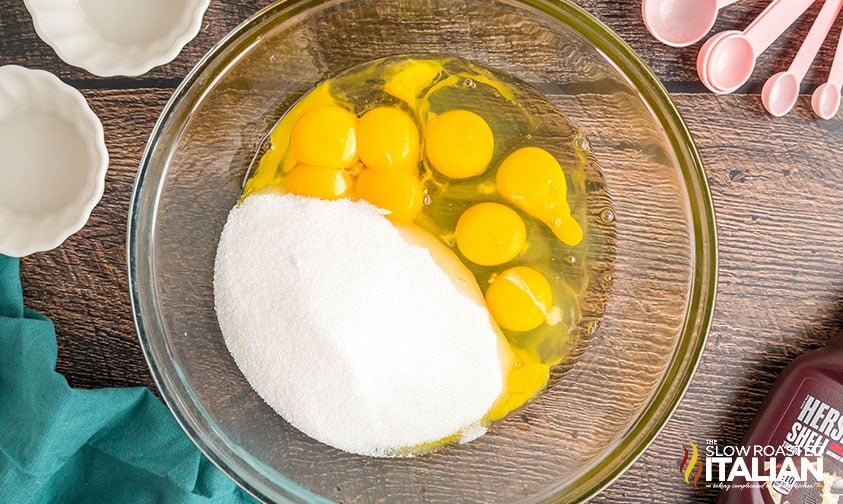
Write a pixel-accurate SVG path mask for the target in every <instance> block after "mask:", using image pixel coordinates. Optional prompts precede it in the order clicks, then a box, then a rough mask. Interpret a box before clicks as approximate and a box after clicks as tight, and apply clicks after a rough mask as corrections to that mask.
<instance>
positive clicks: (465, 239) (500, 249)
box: [456, 203, 527, 266]
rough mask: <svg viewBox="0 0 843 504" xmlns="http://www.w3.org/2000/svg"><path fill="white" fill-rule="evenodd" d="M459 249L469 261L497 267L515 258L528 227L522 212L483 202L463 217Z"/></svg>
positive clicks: (520, 248) (459, 223)
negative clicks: (521, 215)
mask: <svg viewBox="0 0 843 504" xmlns="http://www.w3.org/2000/svg"><path fill="white" fill-rule="evenodd" d="M456 238H457V248H459V250H460V252H461V253H462V255H464V256H465V258H466V259H468V260H469V261H471V262H473V263H475V264H479V265H481V266H495V265H497V264H503V263H505V262H507V261H511V260H512V259H514V258H515V257H516V256H517V255H518V254H520V253H521V251H522V250H523V249H524V243H525V242H526V240H527V229H526V228H525V227H524V221H523V220H521V217H520V216H519V215H518V213H517V212H516V211H515V210H513V209H511V208H509V207H508V206H506V205H501V204H500V203H479V204H477V205H474V206H473V207H471V208H469V209H468V210H466V211H465V212H463V214H462V215H461V216H460V219H459V221H457V229H456Z"/></svg>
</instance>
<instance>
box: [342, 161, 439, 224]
mask: <svg viewBox="0 0 843 504" xmlns="http://www.w3.org/2000/svg"><path fill="white" fill-rule="evenodd" d="M354 196H355V197H356V198H357V199H364V200H366V201H368V202H369V203H371V204H373V205H375V206H376V207H378V208H382V209H383V210H386V211H387V212H388V213H387V215H386V216H387V218H389V220H391V221H392V222H395V223H399V222H409V221H411V220H413V219H414V218H415V217H416V215H418V214H419V212H420V211H421V208H422V203H423V202H424V190H423V189H422V185H421V182H420V181H419V178H418V177H417V176H414V175H410V174H409V173H407V172H406V171H403V170H393V169H390V168H366V169H365V170H363V171H362V172H360V175H358V176H357V181H356V183H355V184H354Z"/></svg>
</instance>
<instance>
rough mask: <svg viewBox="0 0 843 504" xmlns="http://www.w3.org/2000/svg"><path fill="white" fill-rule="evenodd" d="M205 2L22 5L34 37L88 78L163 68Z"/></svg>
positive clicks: (58, 0)
mask: <svg viewBox="0 0 843 504" xmlns="http://www.w3.org/2000/svg"><path fill="white" fill-rule="evenodd" d="M209 2H210V0H24V4H26V8H27V10H29V13H30V14H31V15H32V22H33V24H34V25H35V31H36V32H38V36H39V37H41V39H42V40H43V41H44V42H46V43H47V44H49V45H50V47H52V48H53V50H55V51H56V53H57V54H58V55H59V57H60V58H61V59H62V60H64V61H65V62H66V63H69V64H71V65H74V66H78V67H81V68H84V69H85V70H87V71H89V72H91V73H92V74H94V75H99V76H112V75H130V76H132V75H141V74H144V73H146V72H148V71H149V70H150V69H151V68H153V67H156V66H158V65H163V64H165V63H169V62H170V61H172V60H173V59H175V57H176V56H178V54H179V52H181V50H182V48H183V47H184V46H185V45H186V44H187V43H188V42H190V41H191V40H192V39H193V38H194V37H195V36H196V34H198V33H199V29H200V27H201V25H202V17H203V16H204V14H205V10H207V8H208V4H209Z"/></svg>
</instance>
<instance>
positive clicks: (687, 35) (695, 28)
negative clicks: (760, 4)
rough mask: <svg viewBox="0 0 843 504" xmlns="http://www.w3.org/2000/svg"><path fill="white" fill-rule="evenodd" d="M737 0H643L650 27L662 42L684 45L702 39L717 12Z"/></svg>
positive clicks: (646, 24)
mask: <svg viewBox="0 0 843 504" xmlns="http://www.w3.org/2000/svg"><path fill="white" fill-rule="evenodd" d="M737 1H738V0H642V2H641V14H642V17H643V18H644V25H645V26H646V27H647V30H648V31H649V32H650V33H651V34H652V35H653V37H655V38H656V40H658V41H659V42H661V43H663V44H667V45H669V46H671V47H685V46H689V45H691V44H694V43H696V42H699V41H700V40H702V38H703V37H705V35H706V34H707V33H708V32H709V31H710V30H711V27H712V26H714V22H715V21H716V20H717V12H718V11H719V10H720V9H722V8H724V7H727V6H729V5H732V4H733V3H735V2H737Z"/></svg>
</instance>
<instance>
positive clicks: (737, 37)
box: [697, 0, 815, 94]
mask: <svg viewBox="0 0 843 504" xmlns="http://www.w3.org/2000/svg"><path fill="white" fill-rule="evenodd" d="M814 1H815V0H773V1H772V2H771V3H770V5H768V6H767V8H766V9H764V12H762V13H761V14H759V16H758V17H757V18H755V21H753V22H752V24H750V25H749V26H748V27H747V28H746V29H745V30H744V31H742V32H740V31H737V30H728V31H724V32H720V33H718V34H717V35H714V36H713V37H711V38H710V39H709V40H708V41H706V43H705V44H703V46H702V48H701V49H700V53H699V55H698V56H697V73H698V74H699V76H700V80H701V81H702V83H703V84H705V85H706V87H708V88H709V89H710V90H712V91H714V92H715V93H718V94H726V93H731V92H732V91H734V90H736V89H738V88H739V87H741V86H742V85H744V84H745V83H746V81H747V80H749V76H750V75H752V71H753V70H754V69H755V60H756V58H757V57H758V55H759V54H761V53H762V52H764V51H765V50H766V49H767V48H768V47H770V44H772V43H773V41H775V40H776V38H778V36H779V35H781V34H782V32H784V31H785V30H786V29H787V27H788V26H790V25H791V24H793V22H794V21H796V19H797V18H799V16H801V15H802V13H803V12H805V11H806V10H807V9H808V7H810V6H811V4H813V3H814Z"/></svg>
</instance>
